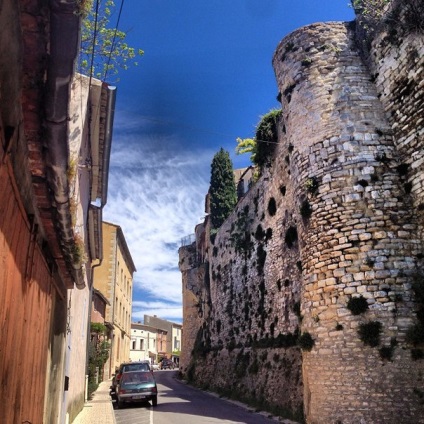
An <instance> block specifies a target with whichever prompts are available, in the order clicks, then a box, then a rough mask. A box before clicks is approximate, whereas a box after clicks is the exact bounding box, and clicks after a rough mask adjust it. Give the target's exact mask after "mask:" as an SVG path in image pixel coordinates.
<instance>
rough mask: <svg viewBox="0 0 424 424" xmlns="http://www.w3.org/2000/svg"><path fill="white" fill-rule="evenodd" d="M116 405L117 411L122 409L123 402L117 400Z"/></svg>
mask: <svg viewBox="0 0 424 424" xmlns="http://www.w3.org/2000/svg"><path fill="white" fill-rule="evenodd" d="M117 404H118V408H119V409H122V408H123V407H124V402H122V401H121V400H119V399H118V401H117Z"/></svg>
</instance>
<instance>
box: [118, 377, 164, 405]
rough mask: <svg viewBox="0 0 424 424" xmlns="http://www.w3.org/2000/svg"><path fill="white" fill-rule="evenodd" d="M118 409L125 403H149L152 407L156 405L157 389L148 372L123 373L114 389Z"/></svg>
mask: <svg viewBox="0 0 424 424" xmlns="http://www.w3.org/2000/svg"><path fill="white" fill-rule="evenodd" d="M116 398H117V403H118V408H122V407H123V406H124V404H125V403H136V402H137V403H138V402H146V401H151V402H152V405H153V406H157V404H158V388H157V386H156V381H155V377H154V376H153V373H152V372H150V371H147V372H145V371H129V372H124V373H123V374H122V376H121V378H120V380H119V383H118V386H117V388H116Z"/></svg>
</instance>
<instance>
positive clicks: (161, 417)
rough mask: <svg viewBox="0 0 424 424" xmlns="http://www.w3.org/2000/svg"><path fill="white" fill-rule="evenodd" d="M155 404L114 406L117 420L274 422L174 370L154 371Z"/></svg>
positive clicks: (126, 423) (120, 423) (129, 423)
mask: <svg viewBox="0 0 424 424" xmlns="http://www.w3.org/2000/svg"><path fill="white" fill-rule="evenodd" d="M154 374H155V377H156V382H157V385H158V392H159V397H158V406H157V407H156V408H154V407H152V406H151V405H150V404H149V403H144V404H140V405H128V406H125V407H124V408H122V409H115V418H116V423H117V424H135V423H137V424H213V423H220V424H223V423H225V424H271V423H273V424H275V423H276V421H275V420H272V419H270V418H267V417H265V416H263V415H262V414H258V413H256V412H253V411H249V410H248V409H247V408H243V407H241V406H239V405H236V404H234V403H231V402H229V401H226V400H224V399H220V398H219V397H216V396H213V395H211V394H209V393H206V392H203V391H201V390H198V389H195V388H193V387H191V386H188V385H186V384H184V383H182V382H181V381H178V380H177V379H176V378H175V376H176V374H177V371H168V370H166V371H155V373H154Z"/></svg>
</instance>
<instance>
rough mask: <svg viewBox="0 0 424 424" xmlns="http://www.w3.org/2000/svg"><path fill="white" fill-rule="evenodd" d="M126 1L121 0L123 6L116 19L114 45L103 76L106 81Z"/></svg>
mask: <svg viewBox="0 0 424 424" xmlns="http://www.w3.org/2000/svg"><path fill="white" fill-rule="evenodd" d="M124 2H125V0H122V1H121V7H120V8H119V13H118V19H117V21H116V26H115V32H114V34H113V39H112V45H111V47H110V52H109V57H108V60H107V64H106V69H105V76H104V78H103V81H104V82H105V81H106V77H107V73H108V70H109V64H110V59H111V57H112V53H113V50H114V48H115V40H116V34H117V32H118V26H119V21H120V20H121V13H122V9H123V7H124Z"/></svg>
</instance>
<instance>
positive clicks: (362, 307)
mask: <svg viewBox="0 0 424 424" xmlns="http://www.w3.org/2000/svg"><path fill="white" fill-rule="evenodd" d="M347 309H349V311H350V312H352V315H360V314H362V313H364V312H365V311H366V310H367V309H368V302H367V300H366V299H365V298H364V297H363V296H359V297H351V298H350V299H349V301H348V302H347Z"/></svg>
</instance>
